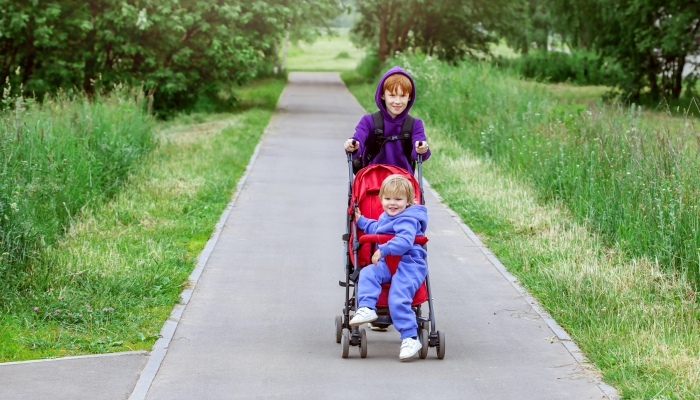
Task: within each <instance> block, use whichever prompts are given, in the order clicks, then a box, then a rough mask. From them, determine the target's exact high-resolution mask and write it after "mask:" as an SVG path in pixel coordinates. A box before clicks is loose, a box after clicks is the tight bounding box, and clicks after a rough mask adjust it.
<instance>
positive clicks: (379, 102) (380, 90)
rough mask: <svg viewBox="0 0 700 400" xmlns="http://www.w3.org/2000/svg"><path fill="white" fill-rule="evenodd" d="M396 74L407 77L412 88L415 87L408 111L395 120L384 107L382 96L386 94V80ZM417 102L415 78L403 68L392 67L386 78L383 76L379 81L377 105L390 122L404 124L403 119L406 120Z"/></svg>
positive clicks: (375, 99)
mask: <svg viewBox="0 0 700 400" xmlns="http://www.w3.org/2000/svg"><path fill="white" fill-rule="evenodd" d="M394 74H401V75H404V76H406V77H407V78H408V80H409V81H411V86H413V91H412V92H411V100H409V101H408V105H407V106H406V109H405V110H403V111H402V112H401V114H399V115H398V116H397V117H396V118H395V119H394V118H393V117H392V116H391V114H389V112H388V111H387V110H386V107H385V106H384V100H382V95H383V94H384V90H383V89H384V81H385V80H386V78H388V77H389V76H391V75H394ZM415 100H416V84H415V83H414V82H413V78H411V75H409V74H408V72H406V71H405V70H404V69H403V68H401V67H399V66H398V65H396V66H394V67H392V68H391V69H390V70H388V71H387V72H386V73H385V74H384V76H382V79H380V80H379V85H377V92H376V93H375V95H374V101H375V103H377V107H378V108H379V109H380V110H381V111H382V115H383V116H384V118H385V119H388V120H390V121H391V120H394V121H396V122H402V121H403V119H404V118H406V115H408V112H409V111H410V110H411V106H413V102H414V101H415Z"/></svg>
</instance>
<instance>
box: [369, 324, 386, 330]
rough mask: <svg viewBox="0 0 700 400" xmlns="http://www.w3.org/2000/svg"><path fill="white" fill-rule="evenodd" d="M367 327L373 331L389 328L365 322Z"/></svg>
mask: <svg viewBox="0 0 700 400" xmlns="http://www.w3.org/2000/svg"><path fill="white" fill-rule="evenodd" d="M367 327H368V328H369V329H371V330H373V331H375V332H386V331H388V330H389V328H382V327H380V326H374V325H372V324H367Z"/></svg>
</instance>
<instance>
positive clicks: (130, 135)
mask: <svg viewBox="0 0 700 400" xmlns="http://www.w3.org/2000/svg"><path fill="white" fill-rule="evenodd" d="M5 105H6V106H7V108H6V109H4V110H2V111H0V158H1V159H2V160H3V161H2V164H0V254H1V255H0V282H2V283H3V285H0V286H4V285H6V284H8V283H9V282H11V281H12V280H10V279H9V277H14V276H16V275H17V274H18V273H19V271H20V267H21V266H24V265H25V264H26V263H27V262H30V261H31V260H34V259H36V257H38V255H39V254H40V253H41V251H43V250H44V249H46V248H47V247H49V246H51V245H52V244H53V243H54V242H55V241H56V239H57V238H58V237H59V236H60V235H61V234H62V233H63V232H64V230H65V229H66V227H67V226H68V225H69V224H70V222H71V221H72V219H73V218H74V217H75V216H76V215H78V214H79V213H80V211H81V210H82V208H83V207H85V206H87V205H90V204H95V203H100V202H101V201H103V200H105V199H108V198H110V197H112V196H113V195H114V194H115V193H116V192H117V191H118V189H119V188H120V187H121V186H122V184H123V182H124V180H125V179H126V177H127V175H128V173H129V172H130V171H131V170H132V169H133V167H134V165H135V164H136V163H137V161H138V160H139V159H140V158H142V157H143V156H144V155H145V154H147V153H148V152H149V151H150V150H151V148H152V146H153V136H152V132H151V128H152V126H153V122H152V120H151V118H149V117H147V116H146V112H145V110H144V108H145V107H144V101H143V96H142V95H141V94H140V92H139V91H136V92H134V91H129V90H124V89H117V90H115V91H113V92H112V94H110V95H105V96H94V97H93V99H92V100H88V99H87V97H86V96H84V95H79V94H71V93H60V94H58V95H57V96H55V97H47V98H46V99H45V101H44V102H43V104H41V105H40V104H38V103H36V102H35V101H33V100H25V99H22V98H11V97H5ZM0 290H3V288H2V287H0Z"/></svg>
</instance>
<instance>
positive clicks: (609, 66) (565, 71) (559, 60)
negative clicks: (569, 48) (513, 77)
mask: <svg viewBox="0 0 700 400" xmlns="http://www.w3.org/2000/svg"><path fill="white" fill-rule="evenodd" d="M494 62H495V63H496V64H497V65H498V66H500V67H505V68H510V69H513V70H514V71H516V72H517V73H518V74H520V75H522V76H523V77H525V78H529V79H534V80H537V81H539V82H571V83H575V84H577V85H615V84H616V83H617V82H619V81H620V79H622V78H621V77H622V76H623V74H622V71H621V68H620V66H619V65H618V64H616V63H614V62H612V61H605V60H604V59H603V58H602V57H600V56H598V55H597V54H595V53H591V52H587V51H573V52H572V53H570V54H569V53H565V52H559V51H530V52H529V53H527V54H523V55H522V56H520V57H518V58H505V57H499V58H497V59H494Z"/></svg>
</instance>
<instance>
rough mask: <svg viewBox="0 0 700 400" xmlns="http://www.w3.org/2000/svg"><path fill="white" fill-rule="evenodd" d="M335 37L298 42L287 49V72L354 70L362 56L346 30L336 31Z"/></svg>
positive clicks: (362, 53)
mask: <svg viewBox="0 0 700 400" xmlns="http://www.w3.org/2000/svg"><path fill="white" fill-rule="evenodd" d="M336 33H337V36H327V35H324V36H322V37H320V38H319V39H317V40H316V41H315V42H313V43H311V44H308V43H304V42H300V43H298V44H296V45H291V46H290V47H289V53H288V54H287V70H288V71H346V70H352V69H354V68H355V67H356V66H357V64H358V63H359V62H360V60H361V59H362V57H363V56H364V54H365V52H364V50H361V49H358V48H357V47H355V45H353V44H352V42H351V41H350V38H349V37H348V31H347V29H338V30H336Z"/></svg>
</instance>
